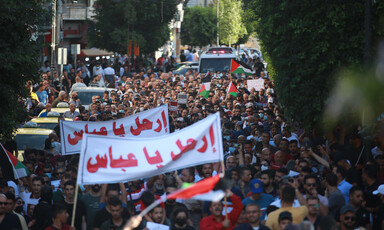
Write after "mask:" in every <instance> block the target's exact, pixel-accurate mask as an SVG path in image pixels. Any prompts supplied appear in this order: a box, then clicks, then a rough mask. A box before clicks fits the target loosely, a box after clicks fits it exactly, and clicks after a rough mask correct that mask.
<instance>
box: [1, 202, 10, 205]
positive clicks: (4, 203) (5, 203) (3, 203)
mask: <svg viewBox="0 0 384 230" xmlns="http://www.w3.org/2000/svg"><path fill="white" fill-rule="evenodd" d="M7 204H8V203H7V202H0V205H7Z"/></svg>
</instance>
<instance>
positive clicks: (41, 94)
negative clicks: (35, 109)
mask: <svg viewBox="0 0 384 230" xmlns="http://www.w3.org/2000/svg"><path fill="white" fill-rule="evenodd" d="M36 95H37V97H38V98H39V101H40V102H41V103H43V104H44V105H46V104H47V99H48V93H47V91H45V90H43V91H41V92H39V91H36Z"/></svg>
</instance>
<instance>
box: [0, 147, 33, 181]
mask: <svg viewBox="0 0 384 230" xmlns="http://www.w3.org/2000/svg"><path fill="white" fill-rule="evenodd" d="M0 166H1V168H2V170H3V176H4V178H5V179H6V180H17V179H19V178H21V177H26V176H28V175H29V170H28V169H27V167H25V165H24V164H22V163H21V162H20V161H19V160H18V159H17V158H16V157H15V156H14V155H13V154H12V153H10V152H9V151H7V150H6V149H5V148H4V146H3V145H2V144H0Z"/></svg>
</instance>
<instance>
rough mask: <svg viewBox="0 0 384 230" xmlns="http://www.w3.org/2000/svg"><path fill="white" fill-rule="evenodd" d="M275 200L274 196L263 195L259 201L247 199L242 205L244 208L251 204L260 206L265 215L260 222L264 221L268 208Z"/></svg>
mask: <svg viewBox="0 0 384 230" xmlns="http://www.w3.org/2000/svg"><path fill="white" fill-rule="evenodd" d="M274 200H275V198H273V196H272V195H269V194H265V193H262V194H261V197H260V199H259V200H252V199H251V198H250V197H247V198H245V199H244V200H243V201H242V202H241V203H243V205H244V207H246V206H247V205H248V204H250V203H254V204H258V205H259V206H260V210H261V212H262V213H263V214H262V215H261V217H260V220H264V218H265V215H266V212H265V211H266V209H267V206H268V205H270V204H271V203H272V202H273V201H274Z"/></svg>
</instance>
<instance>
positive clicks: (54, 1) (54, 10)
mask: <svg viewBox="0 0 384 230" xmlns="http://www.w3.org/2000/svg"><path fill="white" fill-rule="evenodd" d="M59 1H61V0H59ZM55 49H56V0H52V31H51V71H53V69H54V68H55ZM52 77H53V74H52Z"/></svg>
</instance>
